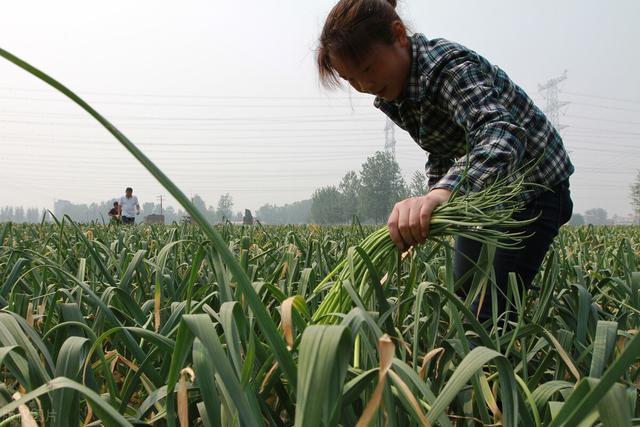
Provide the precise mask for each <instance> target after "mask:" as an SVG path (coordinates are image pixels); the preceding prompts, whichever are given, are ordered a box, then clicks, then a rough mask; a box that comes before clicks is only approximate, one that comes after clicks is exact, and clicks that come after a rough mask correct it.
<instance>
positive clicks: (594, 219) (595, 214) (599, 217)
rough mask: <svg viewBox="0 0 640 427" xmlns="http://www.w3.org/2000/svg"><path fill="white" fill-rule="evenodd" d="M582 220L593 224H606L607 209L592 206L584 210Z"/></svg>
mask: <svg viewBox="0 0 640 427" xmlns="http://www.w3.org/2000/svg"><path fill="white" fill-rule="evenodd" d="M584 222H585V223H587V224H593V225H605V224H607V211H606V210H605V209H602V208H593V209H589V210H587V211H585V213H584Z"/></svg>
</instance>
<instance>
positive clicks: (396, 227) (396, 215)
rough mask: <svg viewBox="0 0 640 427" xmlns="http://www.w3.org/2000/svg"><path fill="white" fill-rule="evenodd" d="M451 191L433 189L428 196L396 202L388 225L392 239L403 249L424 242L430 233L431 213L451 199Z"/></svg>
mask: <svg viewBox="0 0 640 427" xmlns="http://www.w3.org/2000/svg"><path fill="white" fill-rule="evenodd" d="M450 196H451V191H449V190H447V189H444V188H436V189H435V190H431V191H430V192H429V193H428V194H427V195H426V196H419V197H412V198H410V199H405V200H403V201H401V202H398V203H396V205H395V206H394V207H393V211H392V212H391V215H390V216H389V220H388V221H387V225H388V226H389V233H390V234H391V240H393V243H395V244H396V246H397V247H398V248H400V249H401V250H407V249H409V247H410V246H414V245H417V244H419V243H423V242H424V241H425V240H426V239H427V236H428V235H429V223H430V222H431V213H432V212H433V210H434V209H435V208H436V207H437V206H438V205H440V204H442V203H444V202H446V201H447V200H449V197H450Z"/></svg>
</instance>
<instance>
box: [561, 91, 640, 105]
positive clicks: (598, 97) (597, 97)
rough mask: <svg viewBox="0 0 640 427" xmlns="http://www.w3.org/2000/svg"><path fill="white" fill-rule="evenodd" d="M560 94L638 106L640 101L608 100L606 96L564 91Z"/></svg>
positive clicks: (626, 99) (625, 99)
mask: <svg viewBox="0 0 640 427" xmlns="http://www.w3.org/2000/svg"><path fill="white" fill-rule="evenodd" d="M562 93H564V94H566V95H572V96H582V97H585V98H594V99H603V100H606V101H617V102H629V103H632V104H640V100H635V99H628V98H610V97H606V96H598V95H588V94H584V93H577V92H565V91H562Z"/></svg>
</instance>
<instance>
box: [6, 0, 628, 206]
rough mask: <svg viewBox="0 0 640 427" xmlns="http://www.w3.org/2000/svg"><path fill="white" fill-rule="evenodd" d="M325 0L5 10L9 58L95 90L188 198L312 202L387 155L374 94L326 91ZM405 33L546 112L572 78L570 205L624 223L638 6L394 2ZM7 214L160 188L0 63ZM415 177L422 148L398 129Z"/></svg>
mask: <svg viewBox="0 0 640 427" xmlns="http://www.w3.org/2000/svg"><path fill="white" fill-rule="evenodd" d="M333 3H334V2H333V1H324V0H313V1H308V0H286V1H284V0H282V1H280V0H272V1H264V0H260V1H258V0H250V1H249V0H247V1H242V2H232V1H223V2H220V1H183V2H179V3H178V2H175V1H172V2H164V1H157V0H154V1H141V0H136V1H120V0H112V1H109V2H91V1H86V0H83V1H66V0H60V1H56V2H51V1H40V2H36V1H29V0H20V1H11V2H3V10H2V18H1V21H0V47H2V48H3V49H6V50H8V51H9V52H12V53H13V54H15V55H17V56H19V57H21V58H22V59H24V60H26V61H28V62H30V63H31V64H33V65H34V66H36V67H39V68H41V69H42V70H44V71H45V72H47V73H49V74H50V75H52V76H53V77H54V78H56V79H58V80H59V81H61V82H62V83H63V84H65V85H67V86H68V87H69V88H71V89H72V90H74V91H76V93H78V94H79V95H80V96H81V97H84V99H85V100H86V101H88V102H89V103H90V104H91V105H92V106H93V107H94V108H96V109H97V110H98V111H99V112H101V113H102V114H103V115H104V116H106V117H107V118H108V119H109V120H111V121H112V123H114V124H115V125H116V126H117V127H118V128H119V129H120V130H121V131H122V132H123V133H124V134H125V135H127V136H128V137H129V138H130V139H131V140H132V141H133V142H134V143H136V144H137V145H138V146H139V147H140V148H141V149H142V150H143V151H144V152H145V153H146V154H147V155H148V156H149V157H150V158H151V159H152V160H153V161H155V162H156V164H157V165H158V166H160V167H161V168H162V169H163V171H164V172H165V173H167V174H168V175H169V177H171V178H172V179H173V180H174V182H175V183H176V184H177V185H178V186H179V187H180V188H181V189H182V190H183V191H184V192H185V193H186V194H187V195H189V196H192V195H193V194H195V193H197V194H200V195H201V196H202V197H203V198H204V200H205V201H206V202H207V204H209V205H215V204H216V203H217V200H218V198H219V197H220V195H221V194H224V193H227V192H228V193H230V194H231V195H232V196H233V200H234V203H235V206H234V210H236V211H239V210H243V209H244V208H250V209H257V208H258V207H260V206H262V205H263V204H265V203H276V204H283V203H287V202H293V201H296V200H300V199H305V198H309V197H310V196H311V193H312V192H313V190H314V189H316V188H318V187H320V186H323V185H333V184H337V183H338V182H339V180H340V178H341V177H342V175H344V173H345V172H346V171H348V170H356V171H357V170H359V169H360V167H361V164H362V163H363V162H364V161H365V159H366V157H367V156H369V155H371V154H372V153H373V152H375V151H376V150H381V149H383V148H384V143H385V138H384V126H385V117H384V116H383V115H382V113H380V112H379V111H378V110H376V109H375V108H374V107H373V106H372V105H371V104H372V101H373V98H372V97H370V96H365V95H362V94H358V93H355V92H353V91H349V90H347V89H344V90H337V91H336V90H334V91H327V90H325V89H323V88H322V87H321V86H320V84H319V83H318V79H317V71H316V69H315V66H314V49H315V48H316V43H317V38H318V35H319V33H320V30H321V27H322V23H323V20H324V18H325V16H326V14H327V13H328V11H329V10H330V8H331V6H332V5H333ZM398 10H399V12H400V14H401V16H402V17H403V18H404V19H405V21H406V23H407V25H408V26H409V28H410V29H411V30H412V31H414V32H421V33H424V34H426V35H427V37H429V38H436V37H444V38H447V39H450V40H453V41H456V42H459V43H462V44H464V45H466V46H468V47H470V48H471V49H473V50H475V51H477V52H478V53H480V54H482V55H484V56H485V57H487V58H488V59H489V61H491V62H492V63H494V64H497V65H499V66H500V67H501V68H503V69H504V70H505V71H506V72H507V73H508V74H509V76H510V77H511V78H512V79H513V80H514V81H515V82H516V83H518V84H519V85H520V86H522V87H523V88H524V89H525V90H526V91H527V92H528V93H529V94H530V95H531V97H532V98H533V99H534V100H535V101H536V102H537V103H538V104H539V105H540V106H541V107H544V106H545V99H544V98H543V93H542V92H539V90H538V85H539V84H542V83H544V82H545V81H547V80H549V79H551V78H554V77H558V76H560V75H562V73H563V72H564V70H567V79H566V80H565V81H564V82H563V83H562V84H561V85H560V89H561V91H560V94H559V100H560V101H561V102H566V103H568V104H567V105H566V106H565V107H563V108H562V114H561V116H560V121H561V124H562V125H564V126H566V127H565V128H563V129H562V131H561V133H562V135H563V137H564V140H565V144H566V146H567V147H568V149H569V150H570V152H571V157H572V160H573V162H574V164H575V166H576V169H577V171H576V173H575V174H574V175H573V177H572V180H571V187H572V193H573V197H574V203H575V211H576V212H583V211H584V210H586V209H589V208H591V207H603V208H606V209H607V210H608V211H609V214H610V215H612V214H614V213H617V214H627V213H629V212H631V207H630V204H629V185H630V184H631V182H632V181H633V179H634V178H635V176H636V173H637V170H638V169H639V168H640V75H639V72H638V70H639V69H640V47H639V46H638V42H640V29H639V28H640V26H639V25H638V19H639V18H640V1H637V0H624V1H623V0H610V1H604V0H601V1H595V0H588V1H585V0H580V1H578V0H573V1H560V2H558V1H550V0H544V1H540V0H536V1H517V2H514V1H507V0H502V1H492V0H487V1H483V2H479V1H475V0H465V1H452V0H449V1H446V2H444V1H425V0H404V1H403V0H400V1H399V7H398ZM0 77H1V78H0V180H1V182H2V184H0V206H2V205H24V206H25V207H27V206H38V207H47V208H52V206H53V201H54V200H55V199H67V200H72V201H74V202H84V203H89V202H92V201H102V200H107V199H111V198H114V197H117V196H120V195H121V194H122V193H123V192H124V188H125V187H126V186H132V187H133V188H134V193H136V194H137V195H138V196H139V198H140V201H141V202H145V201H157V199H156V197H157V196H158V195H160V194H164V195H166V191H164V190H163V189H162V188H161V186H160V185H159V184H157V183H156V182H155V180H154V179H153V178H152V177H151V176H150V175H149V174H148V173H147V172H146V171H144V170H143V168H142V166H140V165H138V164H137V162H136V161H135V160H134V159H133V158H132V157H131V155H130V154H129V153H128V152H126V151H125V149H124V148H123V147H121V146H120V144H119V143H118V142H117V141H116V140H115V139H113V138H112V137H111V136H110V135H109V134H108V133H107V132H106V131H105V130H103V129H102V128H101V127H100V125H99V124H98V123H97V122H95V121H94V120H93V119H92V118H90V117H89V116H88V115H87V114H86V113H84V112H83V111H82V110H80V108H79V107H77V106H75V104H73V103H72V102H71V101H69V100H67V99H66V98H64V96H62V95H60V94H58V93H56V92H55V90H54V89H52V88H49V87H48V86H46V85H45V84H44V83H42V82H40V81H39V80H37V79H36V78H35V77H33V76H31V75H29V74H27V73H26V72H24V71H22V70H20V69H19V68H17V67H16V66H14V65H13V64H10V63H9V62H7V61H5V60H4V59H0ZM396 139H397V146H396V153H397V159H398V162H399V163H400V166H401V168H402V170H403V173H404V175H405V176H406V177H407V178H409V177H410V176H411V174H412V173H413V172H414V171H415V170H422V169H423V168H424V162H425V154H424V152H422V151H421V150H420V149H419V148H418V147H417V145H416V144H415V143H414V142H412V140H411V139H410V138H409V137H408V135H406V134H404V132H403V131H402V130H400V129H397V130H396Z"/></svg>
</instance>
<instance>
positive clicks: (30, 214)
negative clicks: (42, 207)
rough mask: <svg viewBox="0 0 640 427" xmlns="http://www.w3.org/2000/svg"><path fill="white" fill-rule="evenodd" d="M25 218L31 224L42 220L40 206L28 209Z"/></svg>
mask: <svg viewBox="0 0 640 427" xmlns="http://www.w3.org/2000/svg"><path fill="white" fill-rule="evenodd" d="M25 220H26V221H27V222H29V223H31V224H35V223H37V222H40V212H39V211H38V208H29V209H27V213H26V217H25Z"/></svg>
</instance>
